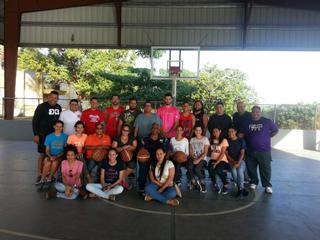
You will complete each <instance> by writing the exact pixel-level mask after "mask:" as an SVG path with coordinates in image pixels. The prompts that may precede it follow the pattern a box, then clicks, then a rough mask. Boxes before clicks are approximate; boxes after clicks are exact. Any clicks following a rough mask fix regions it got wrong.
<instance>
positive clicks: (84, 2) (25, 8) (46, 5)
mask: <svg viewBox="0 0 320 240" xmlns="http://www.w3.org/2000/svg"><path fill="white" fill-rule="evenodd" d="M18 1H19V6H18V7H19V11H20V12H21V13H26V12H36V11H46V10H53V9H61V8H70V7H81V6H88V5H94V4H103V3H110V2H114V1H113V0H67V1H66V0H50V1H49V0H28V1H25V0H18Z"/></svg>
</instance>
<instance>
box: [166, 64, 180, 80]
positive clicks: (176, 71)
mask: <svg viewBox="0 0 320 240" xmlns="http://www.w3.org/2000/svg"><path fill="white" fill-rule="evenodd" d="M180 73H181V69H180V67H179V66H170V67H169V76H170V78H176V77H180Z"/></svg>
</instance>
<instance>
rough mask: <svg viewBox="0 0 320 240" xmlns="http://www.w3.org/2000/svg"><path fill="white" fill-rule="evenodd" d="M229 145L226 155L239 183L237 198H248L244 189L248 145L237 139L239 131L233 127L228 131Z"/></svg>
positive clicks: (234, 176)
mask: <svg viewBox="0 0 320 240" xmlns="http://www.w3.org/2000/svg"><path fill="white" fill-rule="evenodd" d="M228 135H229V139H228V144H229V147H228V149H227V151H226V155H227V158H228V161H229V164H230V165H231V172H232V177H233V180H234V181H235V182H236V183H237V186H238V192H237V194H236V197H242V196H244V197H245V196H247V195H248V192H247V191H246V190H245V189H244V174H245V171H246V163H245V150H246V148H247V147H246V143H245V141H244V140H243V139H242V138H238V137H237V130H236V127H235V126H232V127H230V128H229V130H228Z"/></svg>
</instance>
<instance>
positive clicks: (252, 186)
mask: <svg viewBox="0 0 320 240" xmlns="http://www.w3.org/2000/svg"><path fill="white" fill-rule="evenodd" d="M249 187H250V189H252V190H256V189H257V185H256V184H254V183H251V184H250V186H249Z"/></svg>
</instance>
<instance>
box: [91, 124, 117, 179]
mask: <svg viewBox="0 0 320 240" xmlns="http://www.w3.org/2000/svg"><path fill="white" fill-rule="evenodd" d="M103 129H104V128H103V124H102V123H97V124H96V133H95V134H91V135H89V136H88V137H87V139H86V142H85V149H86V158H87V163H88V171H89V174H90V176H91V178H93V180H96V176H97V173H98V171H99V168H100V167H101V165H102V161H103V158H102V159H100V158H99V159H95V155H94V152H95V151H97V150H102V151H103V152H105V153H106V152H107V151H108V149H109V148H110V146H111V139H110V137H109V136H108V135H106V134H104V133H103ZM96 166H98V170H97V172H93V170H94V168H95V167H96Z"/></svg>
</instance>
